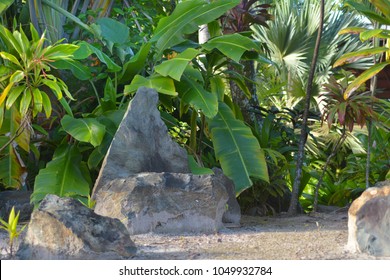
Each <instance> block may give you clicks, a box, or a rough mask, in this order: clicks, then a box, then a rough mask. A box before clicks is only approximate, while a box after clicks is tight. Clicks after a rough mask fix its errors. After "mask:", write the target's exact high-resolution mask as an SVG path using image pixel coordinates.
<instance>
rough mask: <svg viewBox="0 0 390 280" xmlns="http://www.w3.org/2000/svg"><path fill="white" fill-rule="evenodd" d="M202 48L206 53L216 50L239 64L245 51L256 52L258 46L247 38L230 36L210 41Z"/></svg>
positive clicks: (236, 35) (235, 35)
mask: <svg viewBox="0 0 390 280" xmlns="http://www.w3.org/2000/svg"><path fill="white" fill-rule="evenodd" d="M203 48H205V49H206V50H208V51H211V50H212V49H214V48H215V49H218V50H219V51H221V52H222V53H223V54H224V55H226V56H227V57H229V58H231V59H232V60H234V61H236V62H239V61H240V59H241V56H242V55H243V54H244V52H245V51H249V50H257V49H258V46H257V45H256V44H255V43H254V42H253V41H252V40H251V39H249V38H248V37H245V36H242V35H240V34H230V35H223V36H220V37H216V38H214V39H211V40H210V41H208V42H207V43H205V44H204V45H203Z"/></svg>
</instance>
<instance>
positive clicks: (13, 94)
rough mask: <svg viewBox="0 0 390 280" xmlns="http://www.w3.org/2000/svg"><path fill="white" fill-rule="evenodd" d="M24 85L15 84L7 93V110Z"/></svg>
mask: <svg viewBox="0 0 390 280" xmlns="http://www.w3.org/2000/svg"><path fill="white" fill-rule="evenodd" d="M25 88H26V87H25V86H24V85H23V86H17V87H13V88H12V89H11V91H10V93H9V95H8V98H7V102H6V108H7V110H9V109H10V108H11V106H12V105H13V104H14V102H15V101H16V99H18V97H19V96H20V94H21V93H22V92H23V91H24V89H25Z"/></svg>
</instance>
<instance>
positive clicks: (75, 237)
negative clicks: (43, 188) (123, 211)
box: [16, 195, 136, 259]
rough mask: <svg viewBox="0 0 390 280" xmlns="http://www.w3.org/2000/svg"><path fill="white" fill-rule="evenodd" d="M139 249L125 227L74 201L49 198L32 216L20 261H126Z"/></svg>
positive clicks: (18, 254) (117, 221) (21, 247)
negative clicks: (124, 259) (125, 259)
mask: <svg viewBox="0 0 390 280" xmlns="http://www.w3.org/2000/svg"><path fill="white" fill-rule="evenodd" d="M135 252H136V248H135V246H134V243H133V242H132V241H131V239H130V236H129V233H128V232H127V230H126V228H125V227H124V226H123V224H122V223H121V222H120V221H119V220H117V219H112V218H108V217H103V216H99V215H97V214H95V213H94V212H93V211H92V210H91V209H89V208H87V207H85V206H83V205H82V204H81V203H80V202H79V201H77V200H75V199H72V198H59V197H57V196H55V195H47V196H46V197H45V199H44V200H43V201H42V202H41V204H40V206H39V207H38V209H36V210H34V211H33V213H32V215H31V221H30V223H29V225H28V229H27V232H26V236H25V238H24V240H23V241H22V243H21V245H20V247H19V250H18V251H17V254H16V256H17V258H19V259H123V258H128V257H131V256H133V255H134V254H135Z"/></svg>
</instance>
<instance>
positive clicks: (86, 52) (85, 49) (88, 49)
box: [73, 41, 122, 72]
mask: <svg viewBox="0 0 390 280" xmlns="http://www.w3.org/2000/svg"><path fill="white" fill-rule="evenodd" d="M77 45H78V46H79V49H78V50H77V51H75V52H74V54H73V55H74V58H75V59H84V58H87V57H88V56H90V55H91V54H93V53H94V54H96V56H97V57H98V59H99V60H100V61H101V62H103V63H104V64H106V65H107V68H108V70H109V71H110V72H117V71H120V70H121V69H122V68H121V67H120V66H119V65H118V64H116V63H115V62H114V61H113V60H112V59H111V58H110V57H109V56H108V55H106V54H105V53H104V52H102V51H101V50H99V49H98V48H95V47H94V46H92V45H91V44H89V43H87V42H85V41H81V42H79V43H78V44H77Z"/></svg>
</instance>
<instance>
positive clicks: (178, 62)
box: [154, 48, 199, 81]
mask: <svg viewBox="0 0 390 280" xmlns="http://www.w3.org/2000/svg"><path fill="white" fill-rule="evenodd" d="M198 54H199V51H198V50H195V49H191V48H190V49H187V50H185V51H184V52H182V53H180V54H178V55H177V56H176V57H175V58H172V59H169V60H166V61H164V62H163V63H161V64H160V65H158V66H156V67H155V68H154V69H155V70H156V72H157V73H159V74H161V75H162V76H165V77H166V76H169V77H171V78H172V79H175V80H176V81H180V78H181V76H182V75H183V72H184V70H185V69H186V67H187V66H188V64H189V63H190V61H191V60H192V59H194V58H195V57H196V56H197V55H198Z"/></svg>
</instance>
